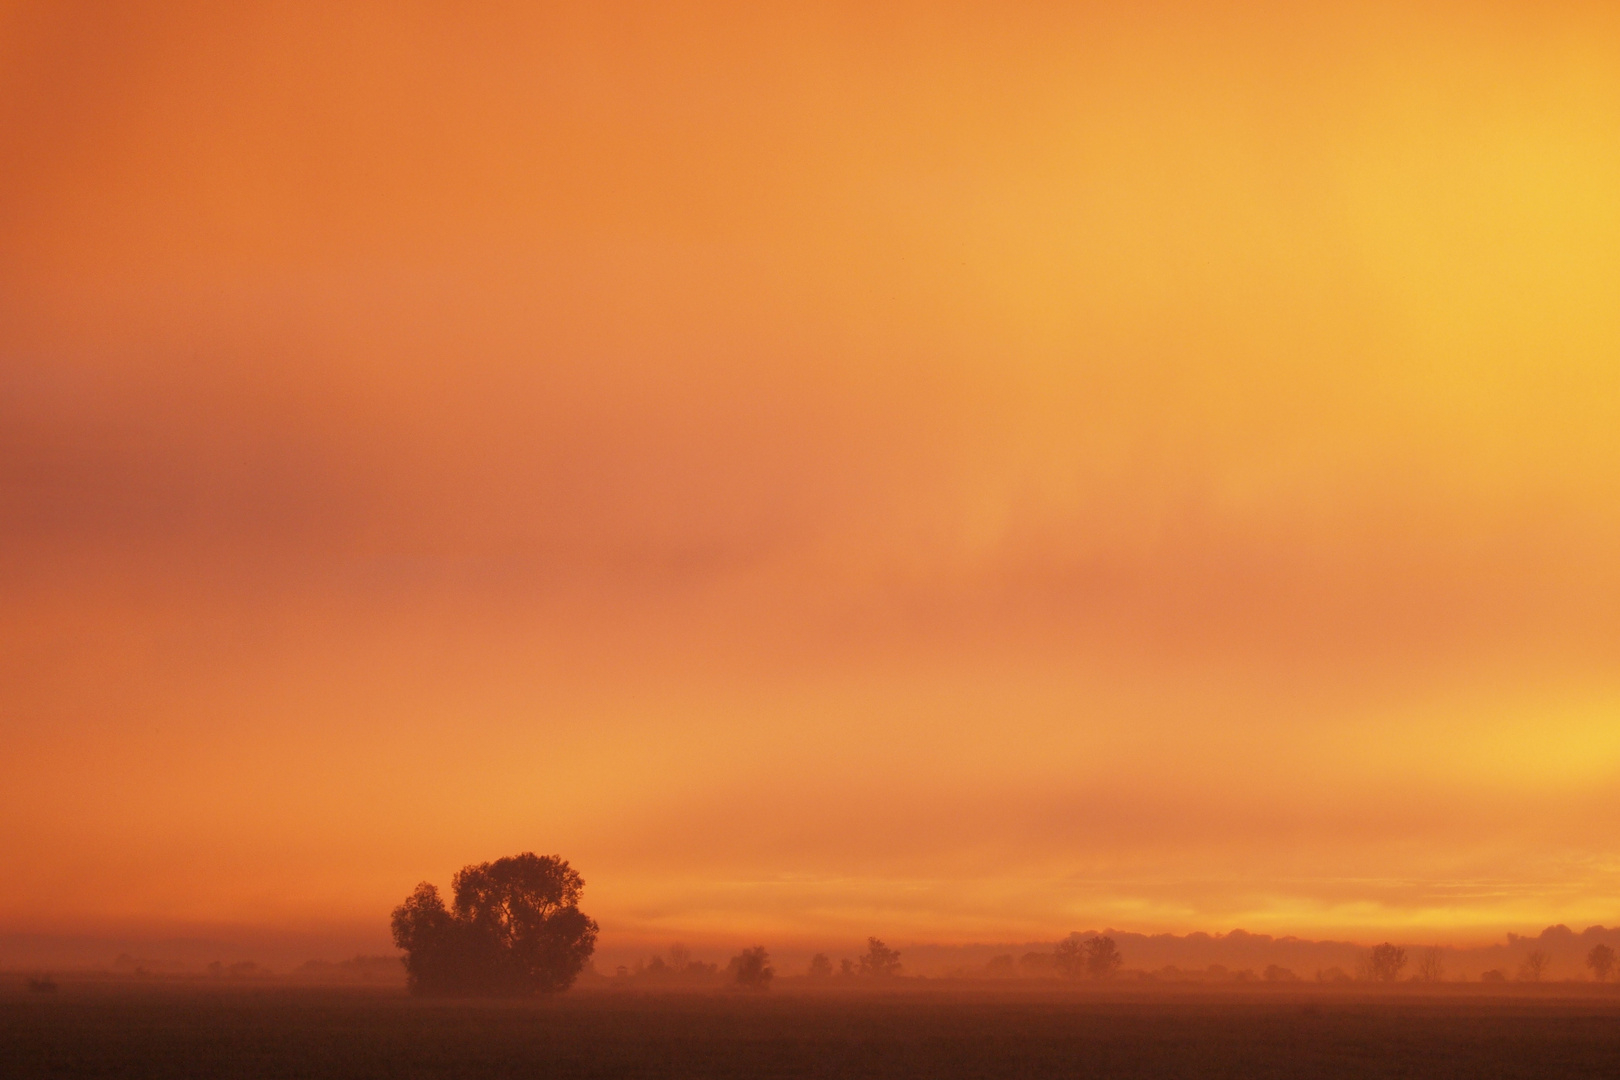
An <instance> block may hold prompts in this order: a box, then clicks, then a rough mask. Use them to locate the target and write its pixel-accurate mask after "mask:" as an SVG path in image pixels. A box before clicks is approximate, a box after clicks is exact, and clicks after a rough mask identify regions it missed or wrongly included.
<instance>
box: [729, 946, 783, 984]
mask: <svg viewBox="0 0 1620 1080" xmlns="http://www.w3.org/2000/svg"><path fill="white" fill-rule="evenodd" d="M727 969H728V970H729V971H730V972H731V974H732V977H733V978H734V979H736V981H737V985H738V986H739V987H741V988H742V989H744V990H769V989H770V988H771V976H773V975H775V974H776V969H775V968H773V967H771V954H770V953H768V952H766V951H765V946H763V945H755V946H754V947H753V948H752V949H744V950H743V951H742V952H740V953H738V954H737V955H736V956H733V957H732V958H731V963H730V964H728V965H727Z"/></svg>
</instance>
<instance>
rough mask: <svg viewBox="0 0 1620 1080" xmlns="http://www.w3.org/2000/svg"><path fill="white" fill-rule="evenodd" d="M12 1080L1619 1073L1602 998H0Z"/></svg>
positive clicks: (1618, 1025)
mask: <svg viewBox="0 0 1620 1080" xmlns="http://www.w3.org/2000/svg"><path fill="white" fill-rule="evenodd" d="M0 1074H3V1075H5V1076H7V1077H33V1076H52V1077H75V1076H106V1077H111V1076H117V1077H159V1076H163V1077H168V1076H221V1077H224V1076H229V1077H312V1078H319V1077H405V1078H428V1077H517V1076H525V1077H528V1076H533V1077H563V1078H566V1077H640V1076H648V1077H651V1076H659V1077H688V1076H690V1077H919V1078H920V1077H930V1078H933V1077H1091V1076H1096V1077H1244V1078H1263V1077H1361V1076H1410V1077H1620V999H1617V998H1615V997H1613V996H1611V995H1593V994H1586V995H1579V994H1570V995H1563V994H1558V993H1545V994H1535V995H1525V994H1497V995H1485V994H1478V993H1461V992H1458V993H1439V994H1425V995H1418V994H1395V995H1387V996H1384V997H1382V998H1380V997H1374V996H1370V995H1369V996H1360V997H1358V996H1354V995H1345V994H1329V993H1326V992H1321V991H1319V990H1317V989H1316V988H1307V989H1306V990H1301V991H1298V992H1291V993H1266V994H1252V995H1232V994H1224V995H1214V994H1204V995H1180V996H1169V995H1166V996H1159V997H1151V998H1150V997H1135V998H1133V997H1130V996H1127V995H1112V996H1110V995H1097V994H1090V995H1076V996H1067V997H1062V996H1051V995H1048V996H1041V995H1034V994H975V993H963V992H950V991H932V992H919V993H910V992H904V993H891V994H881V995H864V996H857V995H814V994H803V993H800V994H795V993H792V992H778V991H773V992H772V993H770V994H768V995H763V996H760V997H741V996H736V995H721V994H701V995H700V994H691V995H676V994H669V995H661V996H643V995H631V994H619V993H605V992H578V991H576V992H574V993H571V994H568V995H565V996H563V997H560V998H557V999H554V1000H548V1001H531V1002H433V1001H417V1000H412V999H410V998H407V997H405V996H404V995H403V994H400V993H395V992H387V993H385V992H377V991H371V992H367V991H360V990H310V989H294V988H285V987H261V988H228V989H227V988H221V989H214V988H208V987H205V986H199V985H177V986H165V987H155V988H153V987H149V988H140V987H136V986H130V985H127V984H125V985H112V984H102V985H96V984H82V985H74V984H71V983H69V984H64V985H63V987H62V988H61V989H60V990H59V991H58V992H56V993H52V994H29V993H26V992H24V991H22V990H21V989H20V988H18V989H11V988H8V989H5V990H3V991H0Z"/></svg>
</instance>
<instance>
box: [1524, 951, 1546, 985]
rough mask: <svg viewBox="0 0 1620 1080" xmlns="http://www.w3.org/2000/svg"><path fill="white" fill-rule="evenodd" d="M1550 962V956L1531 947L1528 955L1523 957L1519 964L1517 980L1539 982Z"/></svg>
mask: <svg viewBox="0 0 1620 1080" xmlns="http://www.w3.org/2000/svg"><path fill="white" fill-rule="evenodd" d="M1551 964H1552V957H1550V956H1548V955H1547V954H1546V953H1544V952H1542V951H1541V950H1540V949H1532V950H1531V951H1530V955H1529V956H1526V957H1525V958H1524V963H1522V964H1520V965H1519V981H1520V982H1540V981H1541V977H1542V976H1543V975H1545V974H1547V968H1548V967H1549V966H1550V965H1551Z"/></svg>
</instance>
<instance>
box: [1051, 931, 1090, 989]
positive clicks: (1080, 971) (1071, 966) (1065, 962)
mask: <svg viewBox="0 0 1620 1080" xmlns="http://www.w3.org/2000/svg"><path fill="white" fill-rule="evenodd" d="M1052 965H1053V966H1054V967H1056V968H1057V969H1058V974H1059V975H1062V976H1063V977H1064V978H1066V979H1078V978H1079V977H1080V976H1082V975H1084V974H1085V973H1086V958H1085V955H1084V952H1083V950H1082V949H1081V947H1080V939H1079V938H1073V937H1069V938H1064V939H1063V940H1062V941H1060V942H1058V943H1057V948H1056V949H1053V950H1052Z"/></svg>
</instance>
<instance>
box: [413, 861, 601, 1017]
mask: <svg viewBox="0 0 1620 1080" xmlns="http://www.w3.org/2000/svg"><path fill="white" fill-rule="evenodd" d="M450 886H451V890H452V892H453V901H452V903H451V905H450V907H448V908H447V907H446V906H445V904H444V901H443V900H442V899H441V898H440V896H439V890H438V888H437V887H436V886H434V885H431V884H429V883H428V882H425V881H424V882H422V883H421V884H420V885H418V886H417V887H416V891H415V892H414V893H412V894H411V895H410V896H409V897H407V898H406V899H405V902H404V903H403V904H401V905H400V906H399V907H397V908H395V909H394V915H393V931H394V944H396V945H398V946H399V947H400V948H401V949H403V950H404V951H405V954H406V955H405V971H406V977H407V979H408V981H409V984H410V988H411V992H412V993H416V994H489V995H501V996H521V995H529V994H545V993H553V992H556V991H559V990H566V989H568V987H570V986H572V985H573V983H574V980H575V979H576V978H578V976H579V973H580V971H581V970H582V969H583V968H584V966H585V961H586V960H588V959H589V958H590V955H591V953H592V952H593V951H594V950H595V948H596V933H597V926H596V922H595V921H594V920H592V919H591V918H590V917H589V916H587V915H586V914H585V913H584V912H582V911H580V910H579V898H580V895H581V893H582V892H583V891H584V888H585V882H584V880H583V879H581V878H580V876H579V874H578V873H577V872H576V871H575V870H574V869H573V868H572V867H571V866H569V865H568V862H567V860H565V859H563V858H560V857H559V856H556V855H546V856H539V855H535V854H534V853H533V852H525V853H524V854H522V855H517V856H514V857H511V858H505V859H497V860H496V861H494V862H492V863H487V862H486V863H478V864H477V865H474V866H465V867H463V868H462V869H461V871H460V872H459V873H458V874H456V876H455V877H454V878H452V879H451V882H450Z"/></svg>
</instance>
